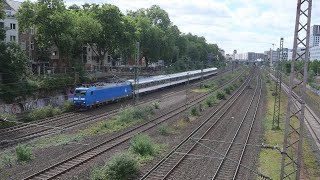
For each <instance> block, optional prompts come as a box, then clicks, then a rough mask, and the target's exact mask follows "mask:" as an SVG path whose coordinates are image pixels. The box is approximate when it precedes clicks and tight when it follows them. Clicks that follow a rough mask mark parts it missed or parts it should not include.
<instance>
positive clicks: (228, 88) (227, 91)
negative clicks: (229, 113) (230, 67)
mask: <svg viewBox="0 0 320 180" xmlns="http://www.w3.org/2000/svg"><path fill="white" fill-rule="evenodd" d="M223 90H224V92H225V93H226V94H231V91H232V90H233V88H232V87H231V86H227V87H225V88H224V89H223Z"/></svg>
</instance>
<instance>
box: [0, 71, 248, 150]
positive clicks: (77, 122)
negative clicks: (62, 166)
mask: <svg viewBox="0 0 320 180" xmlns="http://www.w3.org/2000/svg"><path fill="white" fill-rule="evenodd" d="M244 72H245V71H243V72H241V73H240V74H239V75H238V76H235V77H233V78H232V79H231V80H229V81H227V82H226V83H224V84H223V85H222V86H225V85H226V84H228V83H230V82H233V81H234V80H235V79H237V78H239V77H240V76H241V75H243V73H244ZM216 77H217V76H215V77H214V78H213V79H215V78H216ZM207 80H208V81H209V80H212V78H209V79H207ZM199 83H200V82H198V83H196V84H199ZM183 91H185V90H181V91H178V92H170V93H168V94H166V95H165V97H160V98H158V99H157V100H161V99H166V98H168V97H170V96H174V95H176V94H178V93H181V92H183ZM209 93H210V92H209ZM157 100H154V99H152V98H150V99H149V100H146V101H142V102H140V103H139V104H138V105H143V104H147V103H149V102H154V101H157ZM127 107H131V106H127ZM120 110H121V109H120V108H119V109H115V110H112V111H109V112H106V113H102V114H98V115H95V116H89V117H82V118H80V119H72V120H71V121H66V122H64V123H61V124H59V125H57V126H55V127H56V129H57V131H55V132H54V131H52V128H50V127H47V128H45V129H41V130H38V131H36V132H29V133H27V134H24V135H22V136H19V137H15V138H13V139H8V140H2V141H1V142H0V147H1V146H2V148H4V147H9V146H12V145H14V144H17V143H18V142H24V141H27V140H30V139H33V138H36V137H41V136H43V135H51V134H55V133H60V132H61V130H67V129H70V128H73V127H75V126H77V125H83V124H86V123H91V122H93V121H97V120H100V119H101V118H105V117H109V116H112V115H115V114H116V113H118V112H119V111H120ZM58 128H59V129H58Z"/></svg>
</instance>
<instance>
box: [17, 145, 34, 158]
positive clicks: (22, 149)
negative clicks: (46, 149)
mask: <svg viewBox="0 0 320 180" xmlns="http://www.w3.org/2000/svg"><path fill="white" fill-rule="evenodd" d="M16 154H17V158H18V160H19V161H29V160H31V157H32V150H31V148H29V147H27V146H26V145H18V146H17V147H16Z"/></svg>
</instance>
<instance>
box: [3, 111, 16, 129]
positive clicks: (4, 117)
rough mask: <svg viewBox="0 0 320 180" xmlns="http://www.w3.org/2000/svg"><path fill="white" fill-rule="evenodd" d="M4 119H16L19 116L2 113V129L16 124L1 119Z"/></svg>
mask: <svg viewBox="0 0 320 180" xmlns="http://www.w3.org/2000/svg"><path fill="white" fill-rule="evenodd" d="M4 119H6V120H8V121H16V120H17V117H16V116H15V115H11V114H0V129H4V128H8V127H11V126H14V125H15V124H16V123H15V122H8V121H1V120H4Z"/></svg>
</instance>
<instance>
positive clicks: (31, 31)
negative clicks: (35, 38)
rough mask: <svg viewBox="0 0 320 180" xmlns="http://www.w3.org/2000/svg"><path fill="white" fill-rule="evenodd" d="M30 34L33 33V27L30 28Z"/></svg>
mask: <svg viewBox="0 0 320 180" xmlns="http://www.w3.org/2000/svg"><path fill="white" fill-rule="evenodd" d="M30 34H32V35H34V27H32V28H31V29H30Z"/></svg>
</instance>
